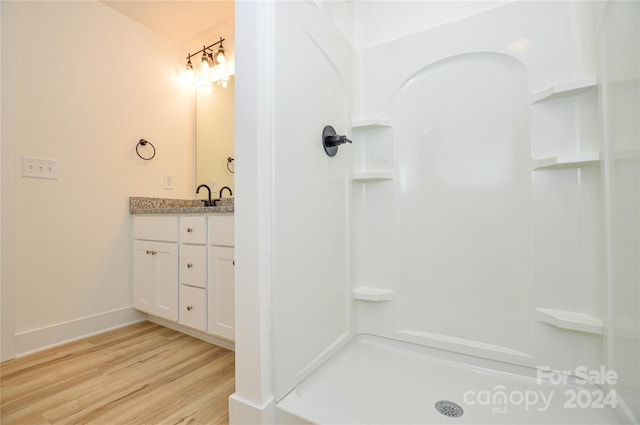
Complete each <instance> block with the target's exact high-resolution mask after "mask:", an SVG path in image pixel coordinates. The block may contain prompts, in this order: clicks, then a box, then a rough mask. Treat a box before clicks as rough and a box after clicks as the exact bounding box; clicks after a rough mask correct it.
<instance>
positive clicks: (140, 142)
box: [136, 139, 156, 161]
mask: <svg viewBox="0 0 640 425" xmlns="http://www.w3.org/2000/svg"><path fill="white" fill-rule="evenodd" d="M147 144H149V145H150V146H151V149H153V154H152V155H151V156H149V157H144V156H142V155H140V151H139V150H138V148H140V146H146V145H147ZM136 153H137V154H138V156H139V157H140V158H142V159H144V160H145V161H149V160H150V159H153V158H154V157H155V156H156V147H155V146H153V143H151V142H147V141H146V140H144V139H140V141H139V142H138V144H137V145H136Z"/></svg>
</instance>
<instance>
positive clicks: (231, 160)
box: [227, 157, 235, 174]
mask: <svg viewBox="0 0 640 425" xmlns="http://www.w3.org/2000/svg"><path fill="white" fill-rule="evenodd" d="M233 161H234V158H232V157H228V158H227V170H229V172H230V173H232V174H233V173H235V171H233V170H232V169H231V168H230V167H229V164H231V163H232V162H233Z"/></svg>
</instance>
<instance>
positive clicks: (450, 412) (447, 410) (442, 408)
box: [436, 400, 464, 418]
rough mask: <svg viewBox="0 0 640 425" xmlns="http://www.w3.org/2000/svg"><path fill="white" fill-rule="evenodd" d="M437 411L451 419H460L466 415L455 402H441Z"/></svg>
mask: <svg viewBox="0 0 640 425" xmlns="http://www.w3.org/2000/svg"><path fill="white" fill-rule="evenodd" d="M436 410H437V411H438V412H440V413H442V414H443V415H445V416H448V417H450V418H457V417H460V416H462V414H463V413H464V410H462V407H460V406H459V405H457V404H456V403H454V402H453V401H447V400H440V401H439V402H437V403H436Z"/></svg>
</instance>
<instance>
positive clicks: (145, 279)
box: [133, 241, 156, 314]
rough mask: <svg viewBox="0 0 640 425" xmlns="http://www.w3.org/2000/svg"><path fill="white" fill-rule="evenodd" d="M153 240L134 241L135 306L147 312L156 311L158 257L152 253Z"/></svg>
mask: <svg viewBox="0 0 640 425" xmlns="http://www.w3.org/2000/svg"><path fill="white" fill-rule="evenodd" d="M153 245H154V243H153V242H146V241H134V242H133V306H134V307H135V308H137V309H138V310H140V311H144V312H145V313H150V314H153V313H154V308H153V306H154V304H155V303H154V302H153V298H154V296H153V292H154V291H153V282H154V280H155V278H154V275H155V269H156V261H155V260H156V259H155V258H154V257H153V256H152V255H151V251H153V250H154V246H153Z"/></svg>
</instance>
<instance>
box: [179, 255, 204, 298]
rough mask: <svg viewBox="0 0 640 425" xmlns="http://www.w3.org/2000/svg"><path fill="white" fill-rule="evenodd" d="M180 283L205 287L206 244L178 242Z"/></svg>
mask: <svg viewBox="0 0 640 425" xmlns="http://www.w3.org/2000/svg"><path fill="white" fill-rule="evenodd" d="M180 283H183V284H186V285H191V286H198V287H200V288H206V287H207V247H206V245H184V244H180Z"/></svg>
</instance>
